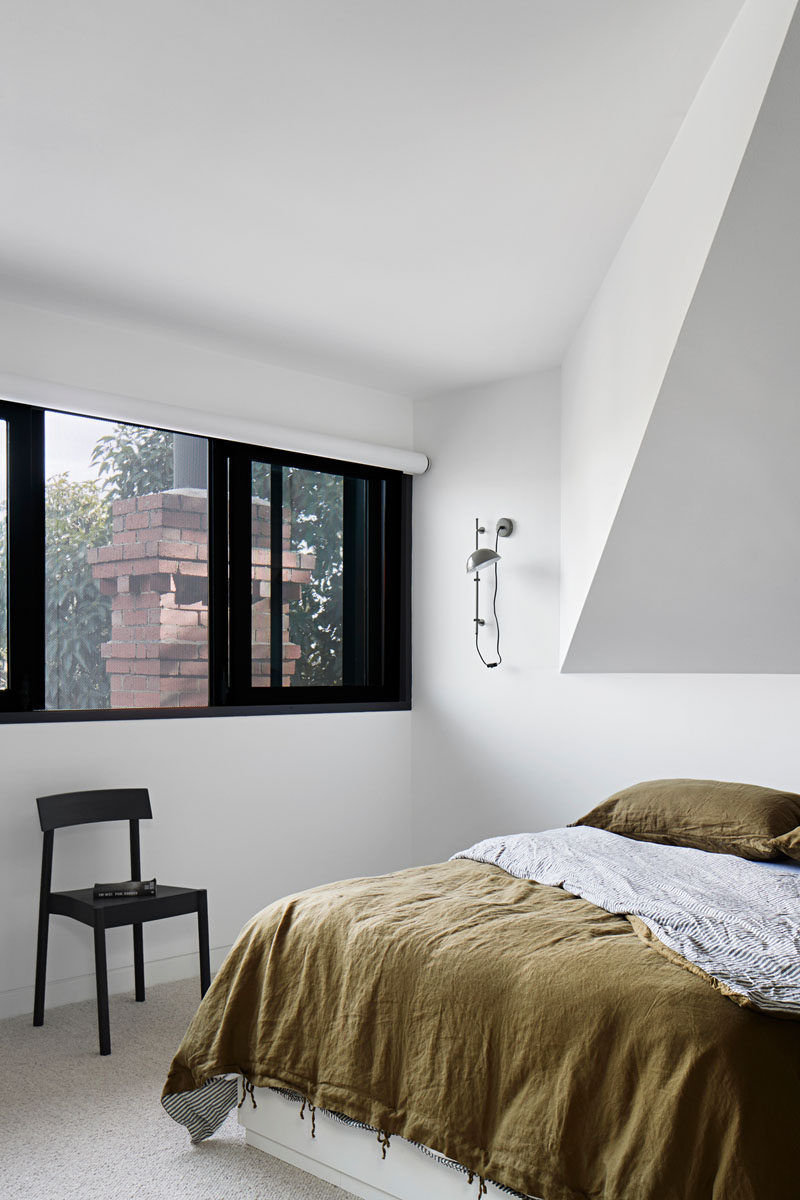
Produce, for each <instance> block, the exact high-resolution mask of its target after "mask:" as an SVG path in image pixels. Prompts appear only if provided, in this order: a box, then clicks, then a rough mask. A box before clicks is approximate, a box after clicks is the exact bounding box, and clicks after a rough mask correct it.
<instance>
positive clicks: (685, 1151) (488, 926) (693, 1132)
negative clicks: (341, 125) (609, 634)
mask: <svg viewBox="0 0 800 1200" xmlns="http://www.w3.org/2000/svg"><path fill="white" fill-rule="evenodd" d="M225 1072H240V1073H241V1074H243V1075H244V1076H245V1077H246V1079H247V1080H249V1081H250V1082H251V1083H253V1084H254V1085H256V1086H283V1087H288V1088H291V1089H293V1090H294V1091H297V1092H300V1093H302V1095H303V1096H304V1097H306V1098H307V1099H308V1100H309V1101H310V1102H311V1103H312V1104H314V1105H317V1106H319V1107H321V1108H327V1109H331V1110H334V1111H337V1112H341V1113H345V1114H346V1115H348V1116H349V1117H352V1118H355V1119H357V1120H360V1121H363V1122H366V1123H367V1124H369V1125H371V1126H373V1127H374V1128H376V1129H379V1130H383V1131H385V1132H386V1133H388V1134H398V1135H401V1136H402V1137H405V1138H409V1139H412V1140H415V1141H419V1142H422V1143H424V1144H425V1145H428V1146H430V1147H432V1148H433V1149H435V1150H437V1151H439V1152H441V1153H442V1154H444V1155H446V1156H447V1157H449V1158H452V1159H455V1160H456V1161H458V1162H460V1163H462V1164H463V1165H464V1166H466V1167H467V1168H469V1169H470V1170H472V1171H474V1172H475V1174H476V1175H479V1176H481V1177H483V1178H485V1179H488V1180H494V1181H496V1182H498V1183H501V1184H505V1185H506V1186H507V1187H510V1188H513V1189H515V1190H517V1191H520V1192H522V1193H525V1194H529V1195H533V1196H537V1197H541V1198H542V1200H587V1198H589V1197H591V1198H593V1200H594V1198H597V1200H798V1197H800V1175H798V1166H797V1146H798V1144H800V1022H797V1021H792V1020H782V1019H778V1018H776V1017H774V1016H768V1015H765V1014H763V1013H760V1012H758V1011H754V1010H753V1009H750V1008H744V1007H741V1006H739V1005H737V1004H734V1003H732V1002H731V1001H730V1000H729V999H727V998H726V997H725V996H723V995H722V994H720V992H719V991H718V990H716V989H715V988H714V987H712V986H711V985H710V983H709V981H708V980H707V978H705V977H703V976H702V975H701V974H698V973H696V972H692V971H690V970H687V969H685V966H684V965H681V961H680V960H679V959H678V960H677V961H676V956H675V955H672V960H670V959H668V958H667V957H665V956H664V955H663V954H661V953H659V952H657V950H656V949H655V948H654V946H653V944H652V939H651V940H650V941H648V940H647V939H646V938H645V937H641V936H638V935H637V933H636V931H635V930H634V928H633V926H632V925H631V923H630V922H629V921H628V920H627V919H626V918H625V917H624V916H614V915H611V914H609V913H607V912H605V911H603V910H602V909H600V908H597V907H595V906H594V905H592V904H590V903H588V902H587V901H585V900H581V899H578V898H576V897H574V896H572V895H570V894H569V893H567V892H565V891H563V890H562V889H561V888H557V887H548V886H544V885H541V884H537V883H532V882H530V881H527V880H521V879H517V878H514V877H513V876H511V875H508V874H506V873H505V872H504V871H502V870H500V869H499V868H498V867H496V866H493V865H487V864H485V863H479V862H474V861H470V860H466V859H460V860H457V861H452V862H448V863H443V864H439V865H435V866H429V867H422V868H417V869H413V870H407V871H401V872H398V873H397V874H394V875H387V876H382V877H378V878H370V879H355V880H348V881H346V882H343V883H336V884H331V885H329V886H325V887H320V888H316V889H314V890H312V891H308V892H304V893H301V894H299V895H296V896H291V897H288V898H287V899H284V900H281V901H279V902H277V903H275V904H273V905H271V906H270V907H268V908H266V909H264V911H263V912H261V913H259V914H258V915H257V916H256V917H255V918H254V919H253V920H252V921H251V922H250V923H249V924H248V925H247V927H246V928H245V929H244V931H243V932H242V934H241V936H240V938H239V939H238V941H237V943H236V945H235V946H234V948H233V949H232V951H231V953H230V955H229V956H228V958H227V960H226V962H225V963H224V965H223V967H222V969H221V970H220V972H219V974H218V975H217V977H216V979H215V980H214V983H213V984H212V986H211V989H210V991H209V992H208V993H207V995H206V997H205V999H204V1001H203V1003H202V1004H201V1006H200V1008H199V1010H198V1012H197V1015H196V1016H195V1018H194V1020H193V1021H192V1024H191V1025H190V1027H189V1030H188V1031H187V1034H186V1037H185V1038H184V1040H183V1042H182V1044H181V1046H180V1048H179V1050H178V1053H177V1055H176V1057H175V1059H174V1061H173V1063H172V1066H171V1069H170V1072H169V1077H168V1079H167V1082H166V1085H165V1088H164V1093H165V1094H173V1093H179V1092H185V1091H189V1090H191V1089H194V1088H197V1087H199V1086H200V1085H201V1084H202V1083H203V1082H204V1081H205V1080H207V1079H209V1078H211V1077H212V1076H215V1075H219V1074H222V1073H225ZM390 1157H391V1155H390ZM465 1193H466V1188H465Z"/></svg>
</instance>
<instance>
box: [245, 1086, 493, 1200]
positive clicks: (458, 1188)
mask: <svg viewBox="0 0 800 1200" xmlns="http://www.w3.org/2000/svg"><path fill="white" fill-rule="evenodd" d="M254 1094H255V1100H256V1105H257V1107H256V1108H253V1106H252V1104H251V1103H250V1100H249V1098H248V1099H246V1100H245V1102H244V1104H243V1105H242V1107H241V1108H240V1109H239V1123H240V1124H241V1125H243V1126H244V1128H245V1136H246V1140H247V1143H248V1145H250V1146H255V1147H256V1148H257V1149H259V1150H265V1151H266V1152H267V1154H272V1155H274V1156H275V1158H280V1159H282V1160H283V1162H287V1163H290V1164H291V1165H292V1166H293V1167H299V1168H300V1170H301V1171H308V1173H309V1174H310V1175H314V1176H316V1177H317V1179H324V1180H326V1182H328V1183H333V1184H335V1185H336V1186H337V1187H340V1188H343V1189H344V1191H346V1192H352V1194H353V1195H355V1196H360V1197H361V1200H472V1197H477V1195H478V1186H479V1181H478V1179H477V1177H476V1178H475V1179H473V1181H472V1183H471V1184H470V1183H468V1181H467V1175H466V1174H464V1173H462V1172H461V1171H456V1170H454V1169H453V1168H452V1167H448V1166H446V1165H444V1164H443V1163H442V1162H440V1161H437V1160H436V1159H434V1158H429V1157H428V1155H426V1154H424V1153H423V1152H422V1151H421V1150H419V1149H418V1148H417V1147H416V1146H413V1145H412V1144H411V1143H410V1142H406V1141H404V1140H403V1138H399V1137H392V1138H391V1143H390V1146H389V1149H388V1150H387V1152H386V1158H385V1159H384V1158H382V1152H381V1146H380V1145H379V1144H378V1141H377V1138H376V1135H375V1134H374V1133H371V1132H368V1131H367V1130H366V1129H359V1128H358V1127H357V1126H352V1125H343V1124H341V1123H340V1122H339V1121H335V1120H331V1119H330V1118H329V1117H327V1116H324V1115H323V1114H322V1113H320V1112H319V1111H318V1112H317V1114H316V1122H315V1126H316V1136H315V1137H313V1138H312V1136H311V1116H310V1114H309V1112H308V1109H306V1113H305V1119H304V1120H303V1121H301V1120H300V1118H299V1106H298V1105H297V1104H292V1103H290V1102H289V1101H287V1100H286V1099H284V1097H282V1096H279V1095H277V1094H276V1093H275V1092H272V1091H270V1090H269V1088H256V1089H255V1093H254ZM486 1186H487V1188H488V1189H489V1194H490V1195H491V1194H494V1195H495V1196H501V1195H502V1194H503V1192H502V1191H500V1190H499V1189H497V1188H495V1187H494V1185H493V1184H491V1183H487V1185H486Z"/></svg>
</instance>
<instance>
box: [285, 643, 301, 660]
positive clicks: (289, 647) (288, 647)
mask: <svg viewBox="0 0 800 1200" xmlns="http://www.w3.org/2000/svg"><path fill="white" fill-rule="evenodd" d="M299 657H300V647H299V646H294V645H293V644H292V643H291V642H285V643H284V647H283V658H284V662H288V661H289V660H290V659H293V658H299Z"/></svg>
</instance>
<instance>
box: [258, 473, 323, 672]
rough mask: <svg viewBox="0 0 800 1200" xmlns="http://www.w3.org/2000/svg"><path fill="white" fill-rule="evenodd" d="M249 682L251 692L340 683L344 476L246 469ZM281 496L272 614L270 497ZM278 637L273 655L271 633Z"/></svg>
mask: <svg viewBox="0 0 800 1200" xmlns="http://www.w3.org/2000/svg"><path fill="white" fill-rule="evenodd" d="M251 479H252V487H251V503H252V518H251V584H252V609H251V635H252V636H251V678H252V683H253V687H269V686H271V685H272V686H281V687H298V686H304V685H306V686H313V687H325V686H332V685H333V686H336V685H341V683H342V635H343V613H342V597H343V592H342V583H343V507H344V479H343V477H342V476H341V475H331V474H327V473H326V472H323V471H311V470H307V469H305V468H299V467H274V466H271V465H270V464H269V463H262V462H254V463H253V464H252V474H251ZM278 491H280V499H278V498H276V503H281V505H282V513H281V598H280V605H281V607H280V613H272V612H271V609H270V601H271V590H272V588H271V582H272V574H271V573H272V555H271V541H270V538H271V532H272V517H271V513H272V497H273V492H275V493H276V497H277V492H278ZM278 631H279V632H280V649H279V651H278V653H273V648H272V635H273V632H274V633H275V635H276V637H277V634H278Z"/></svg>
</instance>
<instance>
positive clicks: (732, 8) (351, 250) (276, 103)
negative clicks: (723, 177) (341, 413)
mask: <svg viewBox="0 0 800 1200" xmlns="http://www.w3.org/2000/svg"><path fill="white" fill-rule="evenodd" d="M741 6H742V0H670V2H669V3H665V2H664V0H225V2H223V0H136V2H135V3H130V2H129V0H70V2H69V3H64V0H0V28H1V29H2V33H1V34H0V163H2V180H1V181H0V295H2V296H4V297H6V298H9V299H17V300H20V301H23V302H26V303H32V304H35V305H39V306H42V307H46V308H54V309H58V310H60V311H66V312H71V313H74V314H81V315H86V316H92V317H99V318H102V319H103V320H106V321H110V322H112V323H114V324H118V325H123V326H133V327H137V328H148V329H157V330H159V331H161V332H163V333H165V334H168V335H169V336H176V337H179V338H182V339H184V340H187V341H191V342H195V343H199V344H206V345H214V346H217V347H219V348H223V349H228V350H231V351H234V352H237V353H243V354H246V355H248V356H249V357H253V358H263V359H267V360H270V361H272V362H275V363H279V364H283V365H287V366H294V367H298V368H300V369H304V370H309V371H313V372H316V373H318V374H323V375H330V376H332V377H336V378H341V379H350V380H353V381H355V382H359V383H364V384H369V385H371V386H374V387H379V388H384V389H388V390H396V391H401V392H406V393H409V394H427V393H430V392H433V391H437V390H441V389H446V388H452V387H457V386H461V385H464V384H468V383H471V382H477V381H479V380H484V379H490V378H498V377H503V376H510V375H514V374H519V373H522V372H524V371H528V370H532V369H535V368H537V367H541V366H549V365H553V364H555V363H557V362H559V361H560V359H561V355H562V353H563V350H564V348H565V346H566V345H567V343H568V341H569V339H570V337H571V335H572V333H573V332H574V330H575V328H576V325H577V323H578V321H579V320H580V317H581V315H582V314H583V312H584V310H585V308H586V306H587V304H588V302H589V300H590V299H591V297H592V295H593V293H594V291H595V290H596V288H597V287H598V285H599V283H600V281H601V279H602V277H603V275H604V274H605V271H606V270H607V268H608V266H609V264H610V262H611V259H612V258H613V256H614V254H615V252H616V250H617V248H618V246H619V244H620V242H621V240H622V238H623V237H624V234H625V232H626V230H627V228H628V226H629V225H630V223H631V220H632V218H633V216H634V214H635V212H636V211H637V209H638V207H639V205H640V203H641V201H642V199H643V198H644V195H645V193H646V191H647V189H648V187H649V186H650V184H651V183H652V181H653V178H654V176H655V174H656V172H657V170H658V167H659V166H660V164H661V162H662V160H663V158H664V155H665V153H666V151H667V149H668V147H669V145H670V143H671V141H672V139H673V138H674V136H675V134H676V132H677V129H678V127H679V125H680V122H681V120H682V119H683V117H684V115H685V113H686V111H687V109H688V107H689V105H690V103H691V101H692V99H693V97H694V95H695V93H696V91H697V89H698V87H699V85H700V83H701V81H702V79H703V77H704V75H705V74H706V72H707V70H708V68H709V65H710V63H711V61H712V60H713V57H714V55H715V53H716V52H717V50H718V49H719V46H720V45H721V43H722V41H723V39H724V37H725V34H726V33H727V31H728V29H729V28H730V25H731V24H732V22H733V20H734V19H735V17H736V14H737V13H738V11H739V9H740V8H741Z"/></svg>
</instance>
